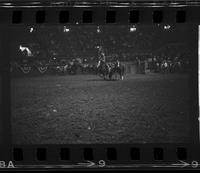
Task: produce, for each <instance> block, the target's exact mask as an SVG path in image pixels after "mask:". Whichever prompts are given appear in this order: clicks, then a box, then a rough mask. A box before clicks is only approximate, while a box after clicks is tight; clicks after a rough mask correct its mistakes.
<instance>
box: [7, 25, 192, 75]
mask: <svg viewBox="0 0 200 173" xmlns="http://www.w3.org/2000/svg"><path fill="white" fill-rule="evenodd" d="M188 30H189V29H185V28H181V27H174V26H170V25H166V26H163V25H155V26H153V27H144V26H137V27H136V26H118V27H115V26H81V27H76V26H68V27H67V26H54V27H46V26H40V27H39V26H38V27H25V28H23V29H22V28H20V29H18V30H17V32H15V33H17V35H19V37H17V38H16V40H14V41H13V42H12V55H11V57H12V60H11V71H14V70H17V69H18V70H19V71H21V72H24V71H27V73H26V74H35V72H33V71H34V70H35V69H36V71H38V70H37V69H38V68H39V67H40V68H41V69H42V67H43V70H40V71H39V72H41V71H42V72H43V73H42V74H44V72H45V73H48V72H50V71H51V74H56V73H59V72H66V74H70V72H73V73H77V71H79V72H80V71H82V72H93V70H92V68H93V67H94V66H96V64H97V62H98V60H99V57H100V55H101V51H102V52H104V54H105V57H106V61H107V62H113V61H115V60H116V59H118V60H119V61H121V62H127V64H130V62H132V64H135V66H134V67H132V68H134V69H135V72H138V73H145V72H148V71H151V72H163V71H167V72H186V71H187V70H188V68H189V63H190V62H189V59H190V56H191V50H190V47H191V46H190V41H189V40H190V39H189V38H188V36H187V35H188V34H187V33H188V32H189V31H188ZM15 37H16V36H15ZM100 49H102V50H101V51H100ZM128 62H129V63H128ZM145 63H146V66H145V65H144V64H145ZM73 64H76V65H77V67H80V68H74V70H75V71H70V70H69V69H68V71H67V67H66V70H64V68H63V67H64V66H65V65H68V68H69V67H71V66H70V65H73ZM18 67H19V68H18ZM20 67H21V68H20ZM44 67H47V69H46V71H45V70H44V69H45V68H44ZM88 67H91V68H88ZM23 68H24V71H23ZM129 68H131V67H129ZM20 69H22V70H20ZM26 69H27V70H26ZM129 71H130V70H129ZM29 72H30V73H29ZM31 72H32V73H31ZM13 74H17V73H16V71H15V73H13Z"/></svg>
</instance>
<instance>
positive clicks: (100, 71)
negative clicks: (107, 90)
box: [97, 60, 111, 80]
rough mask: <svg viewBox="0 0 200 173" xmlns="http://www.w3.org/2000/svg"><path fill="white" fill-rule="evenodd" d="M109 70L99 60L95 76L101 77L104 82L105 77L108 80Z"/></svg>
mask: <svg viewBox="0 0 200 173" xmlns="http://www.w3.org/2000/svg"><path fill="white" fill-rule="evenodd" d="M110 70H111V68H110V66H109V65H108V64H107V63H106V62H104V61H102V60H99V62H98V64H97V74H98V75H99V76H100V77H103V78H104V80H106V77H108V78H109V79H110Z"/></svg>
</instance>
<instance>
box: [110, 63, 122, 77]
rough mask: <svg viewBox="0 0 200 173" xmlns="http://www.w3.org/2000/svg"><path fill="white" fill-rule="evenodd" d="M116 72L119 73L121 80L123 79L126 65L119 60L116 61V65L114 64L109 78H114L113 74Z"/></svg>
mask: <svg viewBox="0 0 200 173" xmlns="http://www.w3.org/2000/svg"><path fill="white" fill-rule="evenodd" d="M114 74H119V76H120V80H123V79H124V74H125V65H124V64H121V63H120V62H119V61H117V62H116V63H114V65H112V68H111V70H110V74H109V78H110V79H112V76H113V75H114Z"/></svg>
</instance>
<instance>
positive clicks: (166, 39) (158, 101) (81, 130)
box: [10, 25, 191, 144]
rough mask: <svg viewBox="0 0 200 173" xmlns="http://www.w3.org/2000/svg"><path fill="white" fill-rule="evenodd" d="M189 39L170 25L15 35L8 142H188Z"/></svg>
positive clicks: (30, 30) (34, 30)
mask: <svg viewBox="0 0 200 173" xmlns="http://www.w3.org/2000/svg"><path fill="white" fill-rule="evenodd" d="M188 32H189V31H188V30H187V28H181V27H175V26H170V25H156V26H140V25H138V26H135V25H131V26H127V25H126V26H123V25H122V26H112V25H110V26H93V25H91V26H75V25H74V26H51V27H49V26H33V27H32V26H26V27H23V28H20V27H19V28H16V35H17V36H16V37H15V38H16V39H14V40H13V42H12V43H11V50H12V51H11V60H10V73H11V78H12V81H11V90H12V128H13V142H14V143H16V144H77V143H87V144H90V143H92V144H95V143H156V142H158V143H170V142H188V141H189V138H190V136H189V130H190V129H189V106H188V101H189V92H188V91H189V85H188V80H189V75H188V74H189V72H190V70H191V69H190V58H191V50H190V45H189V42H188V38H187V34H188Z"/></svg>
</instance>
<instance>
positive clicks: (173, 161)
mask: <svg viewBox="0 0 200 173" xmlns="http://www.w3.org/2000/svg"><path fill="white" fill-rule="evenodd" d="M54 8H55V7H51V8H46V7H41V8H40V9H39V10H41V9H42V10H44V11H46V12H47V24H48V25H52V24H53V25H60V23H59V22H58V20H57V19H56V20H55V18H54V19H53V20H48V18H50V17H48V14H51V10H54ZM69 8H70V10H69V11H72V13H76V14H79V15H77V16H76V17H77V18H76V17H75V18H72V20H73V21H72V23H68V24H70V25H76V22H77V19H79V20H78V21H80V23H79V24H82V23H81V20H82V18H80V14H82V11H83V10H88V9H91V8H92V9H94V8H95V7H89V8H88V7H80V8H79V9H78V10H77V9H76V10H75V9H74V7H69ZM97 8H98V9H99V10H100V12H101V10H102V7H97ZM113 8H114V9H115V8H116V7H112V6H109V7H103V9H104V10H105V11H106V9H113ZM127 8H128V9H132V7H127ZM127 8H124V9H123V10H122V11H123V12H125V11H127ZM133 8H134V7H133ZM61 9H63V7H59V9H57V10H58V11H60V10H61ZM65 9H66V8H65ZM118 9H119V8H117V10H118ZM134 9H135V8H134ZM136 9H137V10H138V11H140V14H142V15H143V17H142V18H140V21H139V23H138V24H140V23H143V24H150V23H152V11H153V10H154V8H153V7H151V8H148V9H146V8H145V7H137V8H136ZM157 9H158V8H156V10H157ZM198 9H199V7H189V6H187V7H184V8H183V7H174V8H173V9H171V8H170V9H168V8H167V7H162V8H159V10H161V11H164V12H165V14H173V15H167V16H168V17H169V16H171V17H169V18H167V20H166V18H163V19H164V20H163V22H161V24H174V23H176V22H175V18H174V16H175V11H176V10H185V11H186V12H187V18H186V22H184V24H180V25H188V24H190V25H191V28H193V32H194V33H193V36H194V39H195V41H197V42H196V43H197V44H196V45H195V46H194V50H195V51H194V57H196V56H198V55H197V54H198V24H199V23H198V22H199V18H200V17H199V16H200V14H198ZM16 10H17V11H22V12H23V13H24V11H25V14H28V15H27V16H28V18H27V19H28V20H25V22H23V21H24V20H23V19H22V22H21V23H20V24H13V23H12V14H13V11H16ZM74 10H75V11H74ZM36 11H38V8H31V9H30V8H28V9H24V8H23V7H16V8H14V9H11V8H10V9H9V10H5V9H4V8H3V9H2V8H0V14H2V12H3V14H6V15H1V16H3V17H1V21H2V24H1V25H4V26H5V27H4V28H3V29H5V31H6V32H7V31H8V30H7V29H8V28H12V26H13V25H15V26H17V27H18V26H19V27H20V25H21V24H22V25H24V24H25V25H27V24H28V25H29V24H33V25H41V24H36V23H35V18H31V20H29V19H30V18H29V17H30V16H34V15H32V14H33V12H36ZM77 11H79V12H77ZM171 11H173V13H170V12H171ZM166 12H168V13H166ZM188 12H189V13H188ZM149 14H151V15H149ZM188 14H189V16H188ZM196 14H198V15H196ZM49 16H51V15H49ZM122 16H123V15H122ZM145 16H146V17H145ZM54 17H55V16H54ZM124 17H125V16H123V17H122V18H121V19H122V20H120V21H121V22H116V23H115V25H118V24H119V25H121V24H128V25H129V24H130V23H129V22H128V21H127V20H123V19H124ZM125 18H126V19H127V15H126V17H125ZM2 19H3V20H2ZM171 19H173V20H171ZM188 19H189V20H188ZM93 24H94V25H96V24H99V25H101V24H103V25H106V23H105V16H103V17H100V19H99V20H95V22H94V23H92V25H93ZM62 25H63V24H62ZM86 25H87V24H86ZM178 25H179V24H178ZM195 36H196V37H195ZM3 39H4V40H5V41H6V40H7V39H8V38H6V37H5V36H4V38H3ZM3 48H4V49H5V50H6V49H7V48H8V47H7V46H6V45H3ZM4 56H5V55H4ZM197 59H198V58H197ZM195 62H197V60H196V61H194V62H193V63H195ZM197 64H198V63H197ZM193 65H194V64H193ZM8 67H9V65H8V64H7V61H4V62H3V68H4V69H3V70H1V79H2V80H3V81H4V82H2V83H3V84H5V85H3V86H2V88H3V91H7V92H2V95H3V97H7V96H8V95H9V91H8V90H7V87H8V86H9V76H8V73H7V72H8ZM196 70H198V69H195V68H194V72H196ZM195 74H196V76H193V77H194V78H193V79H192V82H194V84H197V83H196V82H197V81H196V79H197V77H198V73H195ZM7 84H8V85H7ZM192 91H193V92H194V93H198V91H197V90H196V89H194V90H192ZM4 101H5V99H4V100H2V103H3V106H2V107H3V111H5V112H4V113H6V114H10V113H9V109H6V106H7V103H8V104H9V102H10V100H9V99H8V100H6V102H4ZM194 105H196V103H194ZM195 107H196V106H195ZM197 109H198V108H197ZM196 111H198V110H194V113H197V112H196ZM1 118H3V122H4V123H5V125H4V127H5V128H4V131H6V133H8V134H9V129H10V124H9V123H8V122H9V119H8V117H1ZM4 118H5V119H4ZM192 120H196V117H195V116H194V117H192ZM196 125H197V127H195V128H198V122H196ZM197 130H198V129H196V132H197ZM10 134H11V132H10ZM193 135H194V136H192V137H191V138H193V139H195V140H194V144H108V145H106V144H99V145H98V144H97V145H96V144H92V145H90V144H88V145H87V144H80V145H69V144H66V145H32V146H27V145H15V146H14V147H13V146H12V144H11V139H10V135H4V142H3V145H2V146H3V147H1V149H0V151H1V152H4V154H3V160H5V162H6V163H9V161H11V160H13V148H22V149H23V150H24V158H25V162H24V161H16V162H15V163H16V164H14V165H15V167H16V168H25V167H26V168H36V169H37V168H38V169H41V168H75V169H83V168H113V169H116V168H122V169H124V168H126V169H130V168H143V169H145V168H149V167H151V168H169V169H170V168H195V167H196V168H197V167H199V163H198V161H199V160H200V159H199V158H198V155H200V150H199V141H197V139H196V135H197V134H196V133H195V134H193ZM37 148H46V149H47V153H46V154H47V156H48V159H47V161H46V162H45V161H39V162H38V161H36V160H35V156H36V149H37ZM60 148H69V149H70V151H72V153H73V157H74V156H78V157H74V158H73V159H71V160H70V161H69V162H68V161H67V162H62V163H64V164H62V165H59V164H55V163H57V161H59V163H60V160H58V159H56V160H54V159H53V157H54V156H55V155H57V156H58V153H59V152H58V151H59V149H60ZM84 148H92V149H93V150H94V151H95V153H98V154H97V155H96V156H98V157H99V156H101V157H99V158H96V157H95V159H94V160H85V159H84V158H83V157H82V156H83V155H82V154H80V153H83V150H84ZM107 148H116V149H117V153H118V151H119V153H118V154H117V155H118V157H119V156H120V157H119V158H120V159H119V160H117V161H116V160H115V161H110V160H107V159H105V158H106V150H107ZM130 148H139V149H141V152H142V155H141V160H139V161H132V160H130V159H128V158H130V155H129V156H128V154H127V153H129V154H130ZM154 148H163V149H164V153H165V154H166V153H168V152H169V155H168V154H167V155H166V158H165V159H163V160H155V159H154V160H153V162H152V159H153V158H154V156H153V149H154ZM177 148H186V149H187V153H188V157H187V159H186V160H184V159H183V160H179V159H178V158H177ZM194 148H195V149H196V150H195V151H194ZM165 149H166V150H165ZM127 150H128V151H127ZM30 151H31V155H30ZM49 151H50V152H49ZM8 153H9V154H8ZM124 153H126V154H125V155H126V156H125V155H124ZM49 154H50V155H49ZM127 156H128V157H127ZM0 157H1V156H0ZM59 157H60V156H59ZM0 159H1V158H0ZM26 159H27V160H26ZM26 161H27V162H26ZM123 162H124V163H123ZM23 163H24V165H23ZM28 163H32V164H31V165H29V164H28ZM34 163H37V164H38V165H34ZM53 164H54V165H53Z"/></svg>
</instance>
